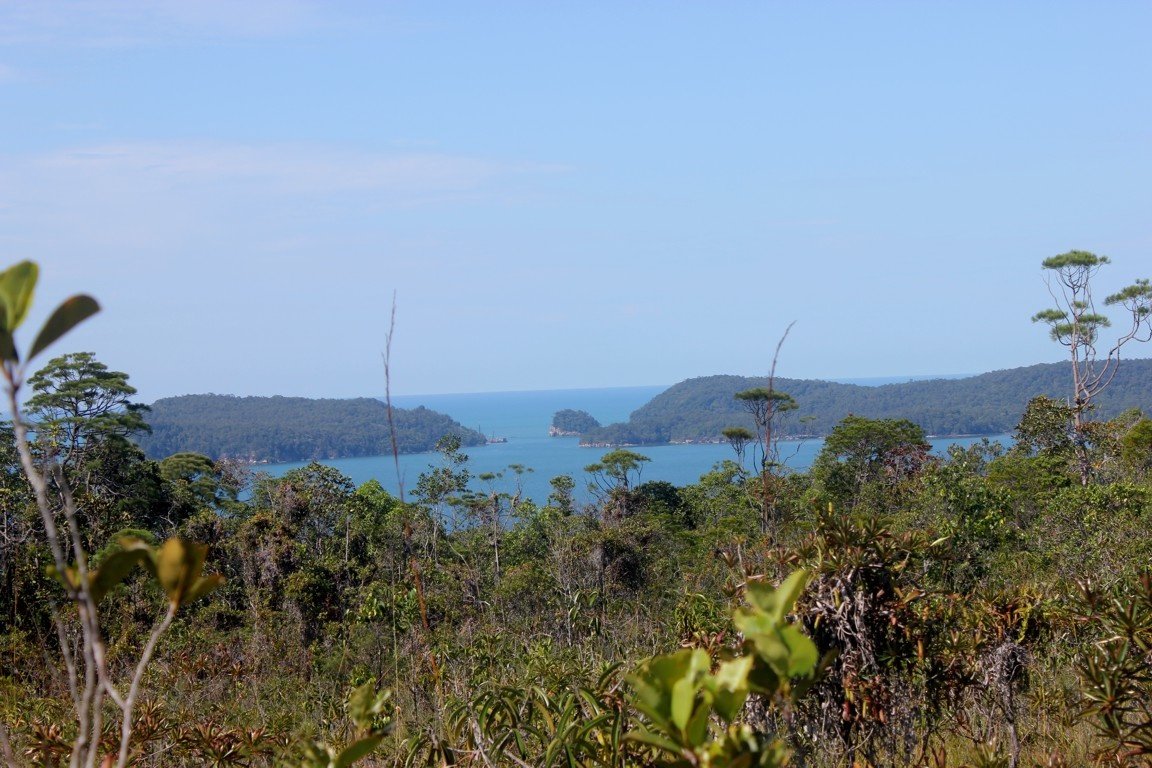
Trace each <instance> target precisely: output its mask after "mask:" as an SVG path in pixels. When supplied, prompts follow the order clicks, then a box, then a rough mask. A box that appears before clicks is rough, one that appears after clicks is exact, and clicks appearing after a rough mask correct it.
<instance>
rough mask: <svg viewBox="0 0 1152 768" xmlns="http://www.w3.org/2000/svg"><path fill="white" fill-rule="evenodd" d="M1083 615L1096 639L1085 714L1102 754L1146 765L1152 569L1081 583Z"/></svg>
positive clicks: (1151, 727) (1085, 671)
mask: <svg viewBox="0 0 1152 768" xmlns="http://www.w3.org/2000/svg"><path fill="white" fill-rule="evenodd" d="M1080 587H1081V591H1080V597H1081V603H1080V613H1081V619H1082V620H1083V621H1084V622H1085V623H1086V625H1087V626H1089V627H1090V628H1091V632H1092V638H1091V639H1092V640H1094V642H1093V644H1092V645H1090V646H1089V650H1088V652H1087V654H1086V656H1085V657H1084V659H1083V660H1082V661H1081V663H1080V669H1079V672H1080V678H1081V681H1082V685H1081V691H1082V694H1083V696H1084V706H1083V710H1082V716H1083V717H1085V718H1087V719H1088V720H1089V721H1090V722H1091V723H1092V726H1093V728H1094V729H1095V732H1096V735H1097V738H1098V739H1099V745H1100V746H1099V757H1100V758H1101V760H1102V761H1107V762H1108V763H1110V764H1115V765H1144V764H1147V763H1146V761H1147V759H1148V756H1149V755H1152V573H1148V572H1144V573H1143V574H1141V575H1140V576H1139V577H1137V578H1134V579H1132V580H1130V581H1126V582H1121V583H1119V584H1117V585H1116V586H1114V587H1113V588H1111V589H1108V588H1103V589H1102V588H1100V587H1098V586H1096V585H1094V584H1092V583H1090V582H1083V583H1082V584H1081V585H1080Z"/></svg>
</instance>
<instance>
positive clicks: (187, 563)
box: [156, 537, 211, 606]
mask: <svg viewBox="0 0 1152 768" xmlns="http://www.w3.org/2000/svg"><path fill="white" fill-rule="evenodd" d="M207 556H208V547H207V545H205V544H195V543H193V542H190V541H185V540H183V539H180V538H176V537H173V538H171V539H168V541H166V542H164V544H163V546H161V547H160V549H159V551H157V552H156V578H157V580H158V581H159V582H160V586H161V588H163V590H164V593H165V594H166V595H168V600H169V601H170V602H172V603H174V604H175V605H177V606H180V605H183V604H184V602H185V599H186V596H187V594H188V591H189V590H190V589H192V587H193V586H196V585H197V584H198V582H199V581H200V573H201V572H202V571H203V569H204V559H205V558H206V557H207ZM209 589H211V587H210V588H209ZM201 594H203V593H201Z"/></svg>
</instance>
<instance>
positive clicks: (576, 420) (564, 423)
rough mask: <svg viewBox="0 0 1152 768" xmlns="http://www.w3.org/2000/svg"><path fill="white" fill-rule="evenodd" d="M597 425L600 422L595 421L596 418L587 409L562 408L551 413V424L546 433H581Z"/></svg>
mask: <svg viewBox="0 0 1152 768" xmlns="http://www.w3.org/2000/svg"><path fill="white" fill-rule="evenodd" d="M599 426H600V422H598V421H596V418H595V417H594V416H593V415H592V414H590V413H588V411H578V410H574V409H572V408H564V409H562V410H559V411H556V413H554V414H552V425H551V427H550V428H549V430H548V433H549V434H550V435H552V436H554V437H555V436H564V437H567V436H571V435H582V434H584V433H585V432H588V431H590V430H593V429H596V428H597V427H599Z"/></svg>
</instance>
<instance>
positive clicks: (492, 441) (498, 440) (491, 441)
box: [476, 424, 508, 445]
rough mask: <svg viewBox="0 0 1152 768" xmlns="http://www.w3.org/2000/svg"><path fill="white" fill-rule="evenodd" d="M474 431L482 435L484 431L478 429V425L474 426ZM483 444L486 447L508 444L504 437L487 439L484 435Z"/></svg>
mask: <svg viewBox="0 0 1152 768" xmlns="http://www.w3.org/2000/svg"><path fill="white" fill-rule="evenodd" d="M476 431H477V432H479V433H480V434H482V435H484V430H483V429H481V428H480V425H479V424H477V425H476ZM484 442H485V443H486V444H488V445H498V444H500V443H506V442H508V438H506V437H489V436H488V435H484Z"/></svg>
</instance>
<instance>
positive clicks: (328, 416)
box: [138, 395, 484, 462]
mask: <svg viewBox="0 0 1152 768" xmlns="http://www.w3.org/2000/svg"><path fill="white" fill-rule="evenodd" d="M393 413H394V420H395V423H396V436H397V442H398V443H399V448H400V452H401V453H418V452H421V451H427V450H431V449H432V447H433V446H434V445H435V444H436V441H437V440H439V439H440V438H441V437H443V436H444V435H446V434H453V435H458V436H459V437H460V440H461V442H462V443H463V444H464V445H482V444H483V443H484V436H483V435H481V434H480V433H479V432H476V431H475V430H471V429H467V428H466V427H462V426H461V425H460V424H458V423H457V422H455V421H453V420H452V418H451V417H449V416H446V415H444V414H442V413H437V412H436V411H431V410H428V409H427V408H424V407H419V408H412V409H404V408H394V409H393ZM148 423H149V424H150V425H151V426H152V434H151V435H142V436H140V438H139V440H138V442H139V443H140V447H141V448H142V449H144V452H145V453H146V454H147V455H148V456H149V457H151V458H162V457H164V456H170V455H172V454H174V453H179V452H181V451H194V452H196V453H203V454H205V455H207V456H210V457H212V458H218V457H221V456H230V457H234V458H241V459H248V460H253V461H273V462H278V461H306V460H308V459H337V458H347V457H351V456H378V455H380V454H386V453H390V452H391V451H392V443H391V438H390V437H389V430H388V411H387V407H386V406H385V404H384V403H382V402H380V401H379V400H375V399H372V398H367V397H361V398H355V399H348V400H335V399H324V400H311V399H308V398H303V397H235V396H232V395H183V396H181V397H168V398H164V399H162V400H157V401H156V402H155V403H153V404H152V411H151V413H149V414H148Z"/></svg>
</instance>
